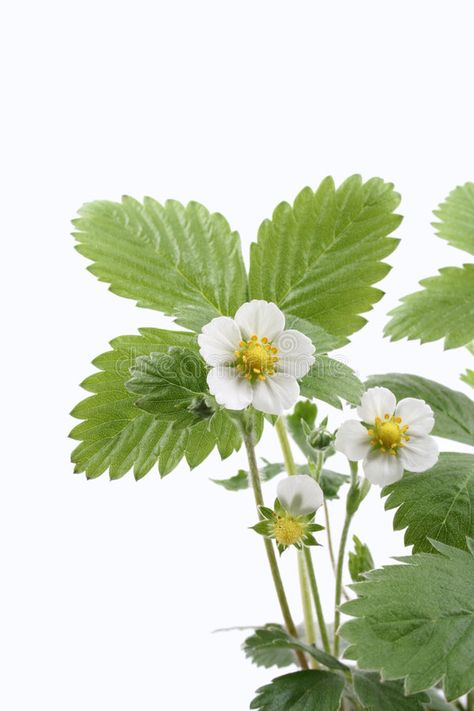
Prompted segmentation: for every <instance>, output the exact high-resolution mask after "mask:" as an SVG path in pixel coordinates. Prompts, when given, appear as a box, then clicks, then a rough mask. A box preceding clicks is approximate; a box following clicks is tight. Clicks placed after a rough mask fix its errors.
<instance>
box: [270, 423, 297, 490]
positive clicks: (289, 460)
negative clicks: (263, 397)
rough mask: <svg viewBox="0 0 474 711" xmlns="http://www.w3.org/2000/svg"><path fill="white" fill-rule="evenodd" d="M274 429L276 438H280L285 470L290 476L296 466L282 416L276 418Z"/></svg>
mask: <svg viewBox="0 0 474 711" xmlns="http://www.w3.org/2000/svg"><path fill="white" fill-rule="evenodd" d="M275 429H276V431H277V435H278V439H279V440H280V447H281V451H282V452H283V459H284V462H285V468H286V471H287V472H288V474H289V475H290V476H293V475H294V474H296V473H297V471H298V470H297V468H296V463H295V460H294V459H293V453H292V451H291V446H290V440H289V439H288V432H287V431H286V425H285V420H284V419H283V417H279V418H278V420H277V421H276V424H275Z"/></svg>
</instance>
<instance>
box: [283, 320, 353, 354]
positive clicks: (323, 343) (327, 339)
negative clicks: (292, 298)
mask: <svg viewBox="0 0 474 711" xmlns="http://www.w3.org/2000/svg"><path fill="white" fill-rule="evenodd" d="M285 328H286V329H291V328H294V329H296V330H297V331H301V333H304V334H305V335H306V336H307V337H308V338H309V339H310V341H312V343H313V345H314V347H315V348H316V353H317V354H318V355H322V354H324V353H329V351H333V350H335V349H336V348H342V347H343V346H345V345H346V344H347V343H349V339H348V338H346V337H345V336H334V335H333V334H332V333H328V331H325V330H324V328H322V327H321V326H318V324H316V323H311V322H310V321H306V320H305V319H303V318H298V317H297V316H292V315H291V314H285Z"/></svg>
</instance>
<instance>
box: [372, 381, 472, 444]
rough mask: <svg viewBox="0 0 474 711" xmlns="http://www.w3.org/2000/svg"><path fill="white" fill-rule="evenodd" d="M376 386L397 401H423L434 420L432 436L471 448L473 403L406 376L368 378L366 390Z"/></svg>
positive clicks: (462, 394) (446, 389) (441, 388)
mask: <svg viewBox="0 0 474 711" xmlns="http://www.w3.org/2000/svg"><path fill="white" fill-rule="evenodd" d="M375 385H383V386H384V387H386V388H388V389H389V390H391V391H392V392H393V393H394V395H395V396H396V398H397V400H401V399H402V398H405V397H416V398H420V399H421V400H425V402H427V403H428V405H429V406H430V407H431V409H432V410H433V413H434V417H435V425H434V428H433V432H432V434H434V435H437V436H438V437H447V438H448V439H453V440H455V441H456V442H464V443H465V444H471V445H474V402H473V401H472V400H470V399H469V398H468V397H467V395H464V393H461V392H459V391H457V390H451V389H450V388H447V387H446V386H445V385H441V384H440V383H436V382H435V381H434V380H428V379H427V378H421V377H420V376H419V375H406V374H405V373H386V374H384V375H371V376H370V378H369V379H368V380H367V382H366V387H367V388H372V387H374V386H375Z"/></svg>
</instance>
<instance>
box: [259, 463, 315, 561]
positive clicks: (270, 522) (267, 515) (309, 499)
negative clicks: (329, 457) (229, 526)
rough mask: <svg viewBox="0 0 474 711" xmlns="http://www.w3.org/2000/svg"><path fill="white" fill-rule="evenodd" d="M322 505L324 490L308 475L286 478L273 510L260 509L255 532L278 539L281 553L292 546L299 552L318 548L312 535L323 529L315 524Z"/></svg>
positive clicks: (282, 482) (281, 482)
mask: <svg viewBox="0 0 474 711" xmlns="http://www.w3.org/2000/svg"><path fill="white" fill-rule="evenodd" d="M323 501H324V495H323V492H322V489H321V487H320V486H319V484H318V483H317V482H316V481H315V480H314V479H313V478H312V477H310V476H308V475H307V474H296V475H294V476H289V477H286V478H285V479H282V480H281V481H280V482H279V484H278V487H277V499H276V501H275V504H274V509H270V508H268V507H266V506H260V507H259V512H260V515H261V516H262V520H261V521H259V522H258V523H257V524H255V526H252V528H253V530H254V531H256V532H257V533H260V534H261V535H262V536H265V538H273V539H275V541H276V544H277V547H278V551H279V552H280V553H283V551H285V550H286V549H287V548H288V547H289V546H295V547H296V548H298V549H299V550H300V549H301V548H302V547H303V546H316V545H318V543H317V541H316V539H315V537H314V536H313V533H315V532H316V531H321V530H322V529H323V526H320V525H319V524H317V523H314V515H315V513H316V511H317V509H318V508H319V507H320V506H322V504H323Z"/></svg>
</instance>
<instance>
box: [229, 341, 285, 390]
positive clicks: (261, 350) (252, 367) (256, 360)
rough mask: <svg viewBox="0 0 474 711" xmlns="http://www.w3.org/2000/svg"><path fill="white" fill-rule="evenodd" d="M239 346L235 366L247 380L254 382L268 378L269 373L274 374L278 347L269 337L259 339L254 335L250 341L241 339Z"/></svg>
mask: <svg viewBox="0 0 474 711" xmlns="http://www.w3.org/2000/svg"><path fill="white" fill-rule="evenodd" d="M239 346H240V348H239V350H237V351H235V357H236V358H237V361H236V364H235V367H236V368H237V370H238V371H240V373H241V375H243V376H244V377H245V378H247V380H250V381H251V382H252V383H254V382H256V381H257V380H266V379H267V376H268V375H274V373H275V363H277V362H278V356H277V353H278V348H276V347H275V346H273V345H272V344H271V343H270V342H269V340H268V338H266V337H263V338H262V339H261V340H259V339H258V336H252V337H251V338H250V339H249V340H248V341H240V343H239Z"/></svg>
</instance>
